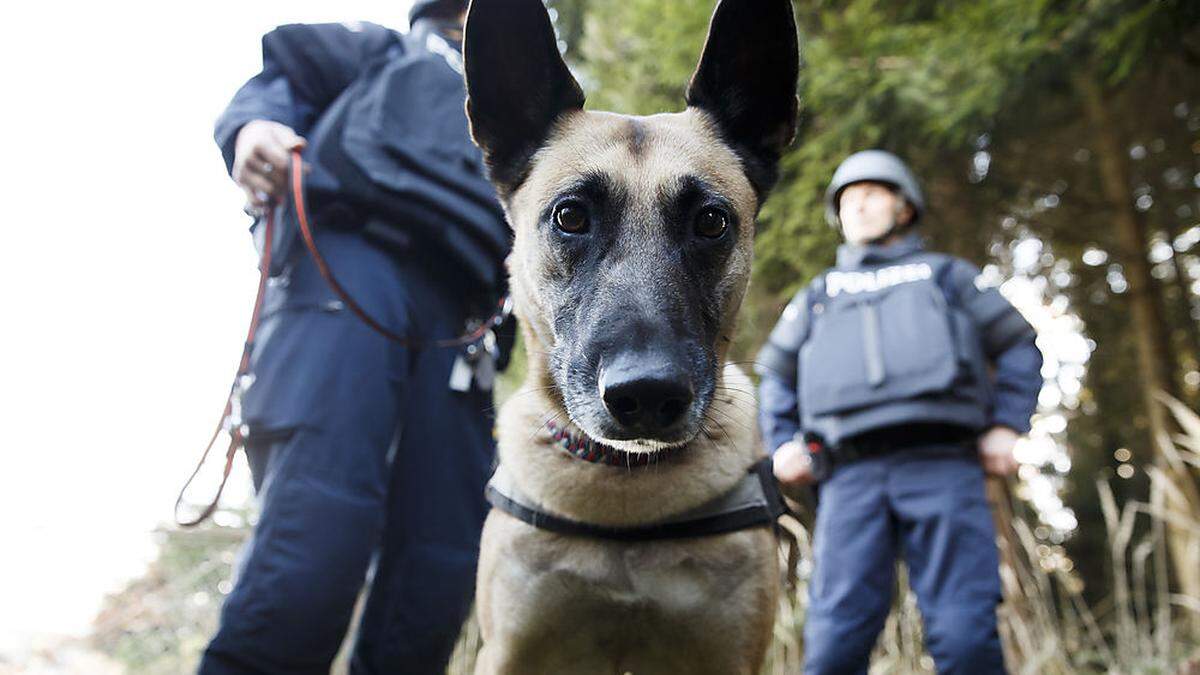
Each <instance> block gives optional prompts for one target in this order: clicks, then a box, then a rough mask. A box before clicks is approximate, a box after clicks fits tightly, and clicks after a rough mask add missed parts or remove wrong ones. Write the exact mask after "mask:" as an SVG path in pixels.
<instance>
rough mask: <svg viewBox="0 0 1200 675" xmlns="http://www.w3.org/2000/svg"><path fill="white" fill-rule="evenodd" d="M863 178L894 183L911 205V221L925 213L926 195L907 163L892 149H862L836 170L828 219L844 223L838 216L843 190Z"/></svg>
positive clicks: (834, 223) (828, 200) (827, 204)
mask: <svg viewBox="0 0 1200 675" xmlns="http://www.w3.org/2000/svg"><path fill="white" fill-rule="evenodd" d="M863 181H871V182H873V183H884V184H887V185H890V186H892V187H893V188H894V189H895V190H896V192H898V193H900V196H901V197H904V200H905V201H907V202H908V203H909V204H911V205H912V208H913V218H912V223H916V222H917V221H918V220H920V219H921V216H922V215H924V213H925V196H924V195H923V194H921V186H920V185H918V184H917V177H916V176H915V175H913V172H912V170H910V169H909V168H908V165H907V164H905V163H904V161H903V160H901V159H900V158H899V157H897V156H895V155H893V154H892V153H890V152H886V151H883V150H863V151H862V152H856V153H854V154H853V155H850V156H849V157H847V158H846V159H845V161H843V162H842V163H841V165H840V166H838V168H837V171H834V172H833V180H831V181H829V189H827V190H825V220H827V221H828V222H829V224H830V225H831V226H833V227H838V226H839V225H840V223H841V219H840V218H839V217H838V201H839V199H840V198H841V195H842V190H844V189H846V187H848V186H850V185H852V184H854V183H861V182H863ZM910 224H911V223H910Z"/></svg>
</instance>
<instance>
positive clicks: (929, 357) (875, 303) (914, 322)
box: [800, 280, 963, 416]
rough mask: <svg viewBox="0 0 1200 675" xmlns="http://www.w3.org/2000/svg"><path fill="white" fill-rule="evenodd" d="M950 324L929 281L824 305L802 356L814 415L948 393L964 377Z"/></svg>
mask: <svg viewBox="0 0 1200 675" xmlns="http://www.w3.org/2000/svg"><path fill="white" fill-rule="evenodd" d="M955 333H956V330H955V326H954V319H953V317H952V316H951V312H950V309H949V308H948V307H947V304H946V298H945V295H944V294H943V293H942V291H941V289H939V288H938V287H937V285H936V284H935V283H934V282H933V281H932V280H928V281H918V282H912V283H905V284H900V285H896V286H893V287H891V288H887V289H884V290H882V291H878V292H873V293H863V294H860V295H852V296H843V297H839V298H832V299H830V300H829V301H828V302H827V303H826V304H825V306H824V309H823V312H822V315H821V316H820V318H819V319H818V320H817V321H815V322H814V326H813V331H812V335H811V337H810V338H809V340H808V341H807V342H806V343H805V345H804V347H803V348H802V349H801V351H800V369H801V372H803V373H804V376H803V377H802V378H801V397H802V400H803V406H804V407H805V408H806V413H811V414H812V415H814V416H824V415H833V414H838V413H845V412H849V411H853V410H857V409H860V408H865V407H868V406H873V405H878V404H882V403H887V402H891V401H899V400H904V399H910V398H915V397H919V396H923V395H929V394H937V393H942V392H947V391H949V390H951V389H952V387H953V386H954V383H955V381H956V380H957V378H958V377H959V376H960V373H961V372H962V371H963V368H962V359H960V357H959V351H960V346H959V345H958V344H957V342H958V340H957V339H956V337H955Z"/></svg>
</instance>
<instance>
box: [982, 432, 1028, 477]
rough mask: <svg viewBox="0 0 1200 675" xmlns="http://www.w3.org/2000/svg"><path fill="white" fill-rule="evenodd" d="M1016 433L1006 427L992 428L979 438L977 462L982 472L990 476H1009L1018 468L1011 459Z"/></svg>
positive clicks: (1014, 459) (1015, 442) (1015, 443)
mask: <svg viewBox="0 0 1200 675" xmlns="http://www.w3.org/2000/svg"><path fill="white" fill-rule="evenodd" d="M1018 438H1019V436H1018V435H1017V432H1015V431H1013V430H1012V429H1009V428H1008V427H992V428H991V429H988V430H987V432H986V433H985V434H984V435H983V436H980V437H979V461H980V462H982V463H983V470H984V471H986V472H987V473H988V474H990V475H992V476H1000V477H1001V478H1003V477H1005V476H1011V475H1013V474H1014V473H1016V471H1017V467H1018V466H1019V465H1018V463H1017V459H1016V458H1015V457H1013V448H1014V447H1016V445H1017V439H1018Z"/></svg>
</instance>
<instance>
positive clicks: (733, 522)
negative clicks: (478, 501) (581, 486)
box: [486, 457, 787, 542]
mask: <svg viewBox="0 0 1200 675" xmlns="http://www.w3.org/2000/svg"><path fill="white" fill-rule="evenodd" d="M749 473H750V474H751V475H752V476H753V477H754V479H756V480H757V481H758V483H759V485H760V486H761V487H762V494H763V497H764V500H763V502H762V503H757V504H753V505H750V506H742V507H739V508H736V509H733V510H729V511H718V512H717V513H713V514H711V515H703V516H700V517H696V518H690V519H685V520H678V521H669V522H665V523H655V524H652V525H643V526H639V527H605V526H603V525H592V524H590V523H581V522H579V521H576V520H571V519H569V518H562V517H559V516H555V515H551V514H549V513H546V512H544V511H539V510H537V509H536V508H534V507H532V506H528V505H526V504H522V503H520V502H518V501H517V500H515V499H513V498H512V497H510V496H508V495H504V494H502V493H501V492H500V491H499V490H497V489H496V488H495V486H494V485H492V484H491V483H489V484H488V486H487V491H486V495H487V500H488V503H490V504H491V505H492V506H494V507H495V508H497V509H500V510H501V511H504V512H505V513H507V514H509V515H510V516H512V517H514V518H516V519H518V520H521V521H523V522H525V523H528V524H530V525H532V526H534V527H536V528H538V529H542V530H546V531H548V532H554V533H557V534H565V535H571V536H579V537H591V538H593V539H607V540H610V541H623V542H643V541H661V540H665V539H688V538H692V537H707V536H712V535H716V534H726V533H728V532H736V531H738V530H746V529H750V528H752V527H762V526H764V525H774V523H775V521H776V519H778V518H779V516H781V515H783V514H784V513H787V506H786V505H785V504H784V501H783V496H782V495H781V494H780V492H779V486H778V485H777V484H776V483H775V475H774V472H773V470H772V465H771V459H770V458H769V457H767V458H764V459H762V460H759V461H758V462H755V463H754V465H753V466H751V467H750V470H749ZM739 486H740V484H739ZM736 490H737V487H735V488H734V490H733V491H731V492H735V491H736ZM725 496H727V495H722V497H720V498H718V499H717V500H716V501H720V500H721V499H723V498H724V497H725Z"/></svg>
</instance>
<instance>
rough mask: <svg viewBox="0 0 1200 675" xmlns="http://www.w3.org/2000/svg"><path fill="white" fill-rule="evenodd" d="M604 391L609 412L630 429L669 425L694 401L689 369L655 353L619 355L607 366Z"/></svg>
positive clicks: (657, 428)
mask: <svg viewBox="0 0 1200 675" xmlns="http://www.w3.org/2000/svg"><path fill="white" fill-rule="evenodd" d="M600 391H601V395H602V398H603V399H604V407H605V408H607V409H608V412H609V414H611V415H612V416H613V419H615V420H616V421H617V423H618V424H620V425H621V426H623V427H625V428H626V429H627V430H628V431H630V432H640V433H645V434H653V433H656V432H660V431H663V430H665V429H668V428H670V427H671V425H673V424H675V423H676V422H678V421H679V419H680V418H682V417H683V414H684V413H685V412H687V409H688V407H689V406H691V404H692V382H691V378H690V377H689V376H688V374H687V372H686V371H684V370H683V369H682V368H679V367H677V366H675V365H673V364H671V363H670V362H669V361H668V360H666V359H663V358H655V357H653V356H622V357H618V358H617V359H616V360H615V361H614V362H613V363H612V364H611V365H610V366H608V367H607V368H605V370H604V373H603V375H602V376H601V378H600Z"/></svg>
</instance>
